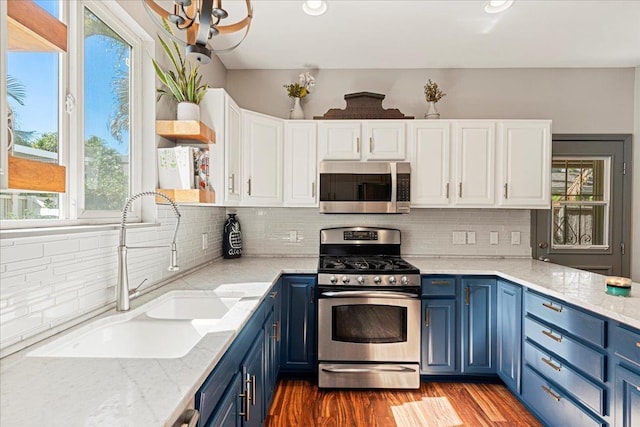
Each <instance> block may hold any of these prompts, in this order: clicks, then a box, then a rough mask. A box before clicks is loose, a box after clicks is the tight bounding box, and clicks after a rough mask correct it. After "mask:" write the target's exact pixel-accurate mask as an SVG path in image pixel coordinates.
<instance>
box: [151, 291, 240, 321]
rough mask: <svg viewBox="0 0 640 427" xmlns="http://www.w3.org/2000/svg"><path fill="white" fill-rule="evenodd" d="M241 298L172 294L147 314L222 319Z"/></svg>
mask: <svg viewBox="0 0 640 427" xmlns="http://www.w3.org/2000/svg"><path fill="white" fill-rule="evenodd" d="M238 301H240V298H221V297H218V296H215V295H211V296H190V295H172V296H171V297H170V298H167V299H165V300H164V301H160V302H159V303H158V304H156V305H154V306H153V307H152V308H150V309H149V310H147V311H146V312H145V314H146V315H147V316H149V317H151V318H153V319H221V318H223V317H224V315H225V314H227V312H228V311H229V309H231V307H233V306H234V305H235V304H237V303H238Z"/></svg>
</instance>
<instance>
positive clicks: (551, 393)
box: [542, 386, 560, 402]
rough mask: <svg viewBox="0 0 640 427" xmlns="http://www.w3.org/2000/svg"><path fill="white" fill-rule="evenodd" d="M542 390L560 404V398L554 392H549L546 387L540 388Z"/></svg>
mask: <svg viewBox="0 0 640 427" xmlns="http://www.w3.org/2000/svg"><path fill="white" fill-rule="evenodd" d="M542 389H543V390H544V392H545V393H547V394H548V395H549V396H551V397H553V399H554V400H555V401H556V402H560V396H559V395H557V394H555V393H554V392H552V391H551V389H550V388H549V387H547V386H542Z"/></svg>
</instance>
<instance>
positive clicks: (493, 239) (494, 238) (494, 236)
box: [489, 231, 498, 245]
mask: <svg viewBox="0 0 640 427" xmlns="http://www.w3.org/2000/svg"><path fill="white" fill-rule="evenodd" d="M489 243H490V244H492V245H497V244H498V232H497V231H490V232H489Z"/></svg>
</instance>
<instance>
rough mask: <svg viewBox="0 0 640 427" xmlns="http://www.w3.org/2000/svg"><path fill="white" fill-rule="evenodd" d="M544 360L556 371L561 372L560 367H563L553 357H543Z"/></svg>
mask: <svg viewBox="0 0 640 427" xmlns="http://www.w3.org/2000/svg"><path fill="white" fill-rule="evenodd" d="M542 361H543V362H544V363H546V364H547V365H549V366H551V368H553V369H554V370H555V371H556V372H560V369H562V368H561V367H560V366H557V365H555V364H554V363H553V362H552V361H551V359H545V358H544V357H543V358H542Z"/></svg>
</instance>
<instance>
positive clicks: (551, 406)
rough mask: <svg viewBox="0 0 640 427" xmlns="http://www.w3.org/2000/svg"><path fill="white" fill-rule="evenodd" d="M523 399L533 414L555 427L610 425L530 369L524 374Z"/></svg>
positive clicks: (526, 369) (527, 368) (528, 367)
mask: <svg viewBox="0 0 640 427" xmlns="http://www.w3.org/2000/svg"><path fill="white" fill-rule="evenodd" d="M522 399H523V400H524V401H525V403H527V405H528V406H529V408H530V409H531V410H532V411H533V413H534V414H535V415H536V416H537V417H538V418H539V419H540V420H541V421H542V422H543V423H544V424H545V425H548V426H552V427H555V426H557V427H605V426H607V424H606V423H605V422H604V421H602V420H600V419H599V418H598V417H596V416H595V415H593V414H591V413H590V412H589V411H588V410H586V409H583V408H582V407H580V406H579V405H578V404H577V403H576V402H574V401H573V400H571V398H569V394H568V393H566V392H565V391H564V390H563V389H561V388H560V387H558V386H557V385H556V384H555V383H553V382H551V381H549V380H547V379H546V378H544V377H542V376H541V375H539V374H538V373H537V372H535V371H534V370H533V369H531V367H530V366H529V365H526V364H525V366H524V371H523V373H522Z"/></svg>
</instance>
